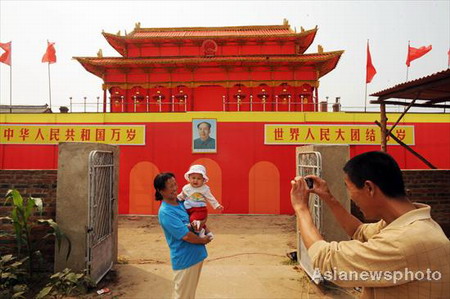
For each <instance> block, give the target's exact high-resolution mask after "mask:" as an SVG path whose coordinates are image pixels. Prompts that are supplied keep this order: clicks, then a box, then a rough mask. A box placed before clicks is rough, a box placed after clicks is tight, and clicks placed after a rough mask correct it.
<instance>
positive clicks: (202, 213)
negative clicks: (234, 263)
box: [178, 165, 223, 239]
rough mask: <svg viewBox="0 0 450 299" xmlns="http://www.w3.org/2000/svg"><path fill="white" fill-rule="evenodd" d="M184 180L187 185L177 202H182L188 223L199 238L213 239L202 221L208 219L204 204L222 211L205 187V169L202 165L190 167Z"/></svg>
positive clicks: (206, 179) (206, 177)
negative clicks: (207, 203) (187, 215)
mask: <svg viewBox="0 0 450 299" xmlns="http://www.w3.org/2000/svg"><path fill="white" fill-rule="evenodd" d="M184 178H185V179H186V180H187V181H188V182H189V184H186V185H184V187H183V189H182V191H181V193H180V194H178V199H179V200H184V207H185V208H186V211H187V213H188V214H189V221H190V222H191V223H192V225H193V228H194V230H195V231H197V232H199V237H201V238H203V237H205V235H206V236H208V237H209V238H210V239H212V238H214V235H213V234H212V232H210V231H209V229H208V228H207V227H206V225H205V224H204V223H203V225H202V221H203V220H206V218H207V217H208V209H207V207H206V202H207V201H208V202H209V203H210V204H211V205H212V207H213V208H214V209H216V210H219V211H222V210H223V206H222V205H221V204H220V203H219V202H218V201H217V200H216V198H215V197H214V196H213V195H212V194H211V191H210V189H209V187H208V186H207V185H206V182H208V180H209V178H208V176H207V175H206V168H205V166H203V165H192V166H191V167H190V168H189V170H188V171H187V172H186V173H185V174H184Z"/></svg>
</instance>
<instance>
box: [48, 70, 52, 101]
mask: <svg viewBox="0 0 450 299" xmlns="http://www.w3.org/2000/svg"><path fill="white" fill-rule="evenodd" d="M48 97H49V101H50V110H52V88H51V83H50V62H49V63H48Z"/></svg>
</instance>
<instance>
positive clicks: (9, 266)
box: [0, 254, 28, 299]
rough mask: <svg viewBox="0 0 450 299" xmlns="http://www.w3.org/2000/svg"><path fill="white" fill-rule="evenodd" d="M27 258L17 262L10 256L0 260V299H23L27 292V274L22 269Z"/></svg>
mask: <svg viewBox="0 0 450 299" xmlns="http://www.w3.org/2000/svg"><path fill="white" fill-rule="evenodd" d="M25 259H27V258H24V259H22V260H20V261H17V259H16V258H15V257H13V256H12V254H7V255H4V256H2V257H1V259H0V298H2V299H3V298H25V297H24V294H25V293H26V292H27V291H28V287H27V284H26V282H27V278H28V274H27V272H26V271H25V270H24V269H23V262H24V260H25Z"/></svg>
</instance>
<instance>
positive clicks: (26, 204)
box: [0, 190, 71, 278]
mask: <svg viewBox="0 0 450 299" xmlns="http://www.w3.org/2000/svg"><path fill="white" fill-rule="evenodd" d="M8 201H11V203H12V207H13V209H12V211H11V215H10V217H1V218H0V220H3V219H6V220H9V221H10V222H11V223H12V225H13V227H14V233H15V236H16V241H17V256H18V257H21V256H22V255H24V256H26V257H27V259H26V263H27V268H28V274H29V276H30V278H31V276H32V274H33V268H32V265H33V262H34V261H35V258H41V252H40V251H39V248H40V245H41V244H42V243H41V242H42V241H44V240H45V239H46V238H48V237H50V236H55V238H56V241H57V244H58V249H60V248H61V242H62V240H63V239H65V240H67V242H68V251H67V256H66V258H69V255H70V251H71V242H70V240H69V239H68V238H67V237H66V236H65V235H64V234H63V232H62V231H61V229H60V228H59V226H58V224H57V223H56V222H55V221H53V220H52V219H39V218H38V217H34V215H35V214H36V213H37V212H38V213H39V215H40V216H42V209H43V202H42V199H40V198H33V197H31V196H30V197H28V198H25V199H24V198H22V196H21V195H20V193H19V191H17V190H9V191H8V192H7V193H6V197H5V204H6V203H7V202H8ZM39 224H40V225H46V226H48V227H50V228H51V230H50V232H49V233H47V234H46V235H45V236H44V237H43V238H41V239H39V240H33V238H32V232H33V229H34V228H36V227H37V226H38V225H39ZM22 249H25V250H24V251H25V252H24V254H22Z"/></svg>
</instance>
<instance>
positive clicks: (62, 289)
mask: <svg viewBox="0 0 450 299" xmlns="http://www.w3.org/2000/svg"><path fill="white" fill-rule="evenodd" d="M94 286H95V283H94V281H92V279H91V278H90V277H89V276H88V275H86V273H74V272H72V271H71V270H70V269H68V268H66V269H64V270H63V271H61V272H58V273H55V274H53V275H52V276H50V282H49V283H47V285H46V286H45V287H44V288H43V289H42V290H41V291H40V292H39V294H38V295H37V296H36V299H41V298H47V297H57V296H58V295H63V296H78V295H83V294H86V293H87V292H88V290H89V288H91V287H94Z"/></svg>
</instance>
